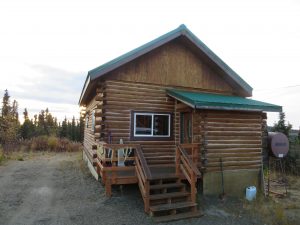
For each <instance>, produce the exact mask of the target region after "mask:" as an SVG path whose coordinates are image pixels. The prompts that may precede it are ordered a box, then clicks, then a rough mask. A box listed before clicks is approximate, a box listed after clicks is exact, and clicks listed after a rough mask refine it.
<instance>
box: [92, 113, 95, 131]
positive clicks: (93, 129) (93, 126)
mask: <svg viewBox="0 0 300 225" xmlns="http://www.w3.org/2000/svg"><path fill="white" fill-rule="evenodd" d="M92 131H93V132H94V131H95V110H93V112H92Z"/></svg>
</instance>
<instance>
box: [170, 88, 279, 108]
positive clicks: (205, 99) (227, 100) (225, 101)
mask: <svg viewBox="0 0 300 225" xmlns="http://www.w3.org/2000/svg"><path fill="white" fill-rule="evenodd" d="M167 93H168V95H170V96H172V97H174V98H176V99H178V100H179V101H182V102H184V103H185V104H187V105H189V106H191V107H193V108H196V109H217V110H247V111H267V112H281V111H282V107H281V106H279V105H273V104H270V103H266V102H261V101H256V100H253V99H248V98H243V97H237V96H228V95H219V94H209V93H202V92H189V91H182V90H176V89H170V90H167Z"/></svg>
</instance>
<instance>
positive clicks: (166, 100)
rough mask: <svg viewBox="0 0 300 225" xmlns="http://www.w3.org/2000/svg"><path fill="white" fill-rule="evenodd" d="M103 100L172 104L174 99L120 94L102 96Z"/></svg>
mask: <svg viewBox="0 0 300 225" xmlns="http://www.w3.org/2000/svg"><path fill="white" fill-rule="evenodd" d="M103 100H104V101H106V102H107V101H112V102H117V101H119V102H140V103H146V104H147V103H148V104H151V103H153V104H162V103H164V104H171V105H174V100H172V99H170V98H168V97H159V98H158V97H154V96H153V97H152V98H148V97H147V98H145V97H144V96H141V95H132V96H129V95H127V97H125V95H120V97H112V96H111V95H108V96H106V97H105V98H103Z"/></svg>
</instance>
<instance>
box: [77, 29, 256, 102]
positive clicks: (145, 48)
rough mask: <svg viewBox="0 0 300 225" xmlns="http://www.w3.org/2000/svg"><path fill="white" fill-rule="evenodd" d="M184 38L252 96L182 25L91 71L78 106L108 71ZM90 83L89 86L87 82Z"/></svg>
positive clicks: (227, 77)
mask: <svg viewBox="0 0 300 225" xmlns="http://www.w3.org/2000/svg"><path fill="white" fill-rule="evenodd" d="M178 37H184V38H186V39H187V40H188V41H189V42H191V43H192V44H193V45H194V46H196V48H197V49H198V50H199V51H200V52H202V53H204V55H205V56H206V57H207V58H208V59H209V60H210V61H211V62H212V63H213V64H214V65H215V66H216V67H218V68H219V69H220V70H221V71H223V73H224V74H225V77H226V79H229V80H230V81H231V82H232V83H234V84H235V85H236V87H237V88H239V89H241V90H243V92H244V93H246V96H251V95H252V90H253V89H252V87H251V86H250V85H249V84H248V83H247V82H246V81H244V80H243V79H242V78H241V77H240V76H239V75H238V74H237V73H236V72H234V71H233V70H232V69H231V68H230V67H229V66H228V65H227V64H226V63H225V62H224V61H223V60H221V59H220V58H219V57H218V56H217V55H216V54H215V53H214V52H213V51H211V50H210V49H209V48H208V47H207V46H206V45H205V44H204V43H203V42H202V41H201V40H200V39H199V38H198V37H196V36H195V35H194V34H193V33H192V32H191V31H190V30H189V29H188V28H187V27H186V26H185V25H184V24H182V25H180V26H179V27H178V28H176V29H174V30H172V31H170V32H168V33H166V34H164V35H162V36H160V37H158V38H156V39H154V40H152V41H150V42H148V43H146V44H144V45H142V46H140V47H138V48H136V49H134V50H132V51H130V52H128V53H126V54H124V55H121V56H119V57H117V58H115V59H113V60H111V61H109V62H107V63H105V64H103V65H101V66H99V67H97V68H95V69H92V70H90V71H89V72H88V74H87V78H86V81H85V84H84V87H83V89H82V92H81V95H80V99H79V104H81V103H82V100H83V98H84V96H85V94H86V90H87V87H88V86H89V85H91V83H92V82H93V81H94V80H96V79H98V78H99V77H102V76H103V75H105V74H107V73H109V72H110V71H112V70H114V69H116V68H118V67H120V66H122V65H124V64H126V63H128V62H130V61H132V60H134V59H136V58H138V57H140V56H142V55H144V54H146V53H148V52H150V51H152V50H154V49H156V48H158V47H160V46H162V45H164V44H166V43H168V42H170V41H172V40H174V39H176V38H178ZM88 81H90V84H87V82H88Z"/></svg>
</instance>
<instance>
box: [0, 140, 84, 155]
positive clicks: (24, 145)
mask: <svg viewBox="0 0 300 225" xmlns="http://www.w3.org/2000/svg"><path fill="white" fill-rule="evenodd" d="M0 149H1V152H2V153H3V154H4V153H8V154H9V153H10V152H18V151H20V152H30V151H52V152H76V151H80V150H81V149H82V144H81V143H79V142H74V141H71V140H69V139H67V138H58V137H55V136H38V137H34V138H32V139H26V140H19V141H16V142H14V143H11V144H6V145H4V146H3V148H0ZM0 156H1V157H3V156H2V155H0Z"/></svg>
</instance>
